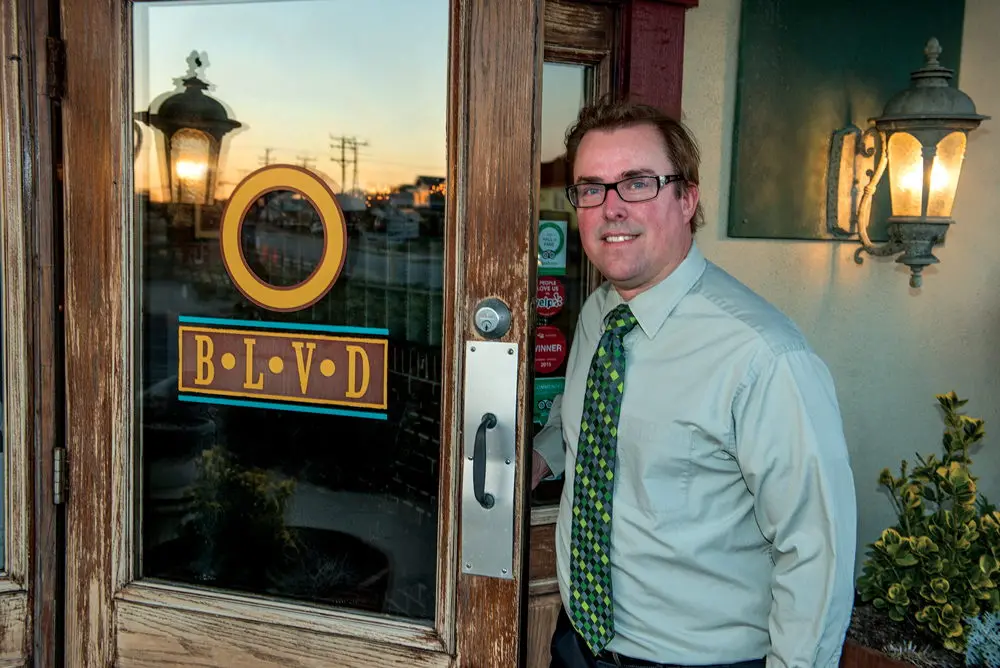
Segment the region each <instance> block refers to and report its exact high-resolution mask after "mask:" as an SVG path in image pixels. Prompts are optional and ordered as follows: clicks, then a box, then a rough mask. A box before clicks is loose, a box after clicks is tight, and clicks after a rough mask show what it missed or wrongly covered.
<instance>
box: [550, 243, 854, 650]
mask: <svg viewBox="0 0 1000 668" xmlns="http://www.w3.org/2000/svg"><path fill="white" fill-rule="evenodd" d="M621 302H622V300H621V298H620V297H619V295H618V292H617V291H615V290H614V289H613V288H611V287H609V285H608V284H605V285H604V286H602V287H601V288H599V289H598V290H597V291H595V292H594V294H592V295H591V296H590V297H589V298H588V299H587V302H586V304H585V305H584V307H583V310H582V312H581V314H580V318H579V322H578V324H577V329H576V334H575V339H574V342H573V346H572V349H571V351H570V357H569V363H568V368H567V371H566V389H565V392H564V394H563V395H561V396H560V397H558V398H557V399H556V401H555V402H554V404H553V407H552V411H551V413H550V417H549V420H548V422H547V424H546V426H545V428H544V429H543V430H542V431H541V432H540V433H539V434H538V435H537V436H536V437H535V442H534V447H535V449H536V450H537V452H538V453H539V454H541V455H542V457H543V458H544V459H545V461H546V462H547V463H548V464H549V468H550V469H551V470H552V471H553V473H554V474H559V473H562V472H564V471H565V484H564V488H563V494H562V498H561V501H560V506H559V519H558V523H557V527H556V550H557V572H558V577H559V584H560V591H561V593H562V598H563V604H564V605H567V606H568V595H569V549H570V522H571V508H572V503H573V498H572V497H573V468H574V466H573V463H574V462H575V461H576V450H577V438H578V436H579V433H580V420H581V414H582V411H583V393H584V387H585V384H586V377H587V371H588V369H589V367H590V361H591V357H592V356H593V353H594V350H595V349H596V347H597V342H598V340H599V339H600V337H601V333H602V328H603V322H604V316H606V315H607V314H608V313H609V312H610V311H611V310H612V309H613V308H614V307H615V306H617V305H618V304H620V303H621ZM630 305H631V308H632V312H633V314H634V315H635V317H636V318H637V319H638V321H639V326H638V327H636V328H635V329H633V330H632V332H631V333H630V334H629V335H628V336H627V337H626V339H625V349H626V360H627V362H626V364H627V367H626V374H625V394H624V399H623V403H622V411H621V418H620V422H619V430H618V463H617V471H616V474H615V491H614V504H613V520H612V530H611V531H612V533H611V544H612V547H611V567H612V587H613V593H614V606H615V629H616V636H615V638H614V639H613V640H612V641H611V644H610V645H609V646H608V649H610V650H613V651H617V652H619V653H621V654H624V655H626V656H631V657H635V658H641V659H647V660H651V661H659V662H664V663H677V664H682V665H699V664H706V663H727V662H733V661H738V660H748V659H754V658H761V657H765V656H766V657H767V665H768V668H779V667H780V668H816V667H819V666H822V667H824V668H826V667H834V666H836V665H837V663H838V660H839V657H840V652H841V647H842V645H843V641H844V634H845V632H846V629H847V626H848V623H849V622H850V616H851V608H852V603H853V591H854V589H853V580H854V556H855V549H856V548H855V546H856V503H855V492H854V481H853V476H852V473H851V469H850V465H849V462H848V454H847V447H846V444H845V441H844V435H843V428H842V424H841V417H840V412H839V408H838V403H837V397H836V392H835V390H834V385H833V380H832V378H831V376H830V373H829V372H828V370H827V368H826V366H825V365H824V364H823V362H822V361H821V360H820V359H819V358H818V357H817V356H816V354H815V353H814V352H813V351H812V350H811V349H810V348H809V346H808V344H807V343H806V341H805V339H804V337H803V335H802V333H801V332H800V331H799V330H798V328H796V326H795V325H794V324H793V323H792V322H791V321H790V320H789V319H788V318H786V317H785V316H784V315H782V314H781V313H780V312H779V311H778V310H777V309H775V308H774V307H773V306H771V305H770V304H768V303H767V302H766V301H765V300H763V299H762V298H760V297H759V296H757V295H756V294H754V293H753V292H752V291H751V290H750V289H749V288H747V287H745V286H744V285H743V284H741V283H740V282H739V281H737V280H736V279H735V278H733V277H732V276H730V275H729V274H727V273H726V272H724V271H723V270H722V269H720V268H719V267H717V266H716V265H714V264H712V263H710V262H707V261H706V259H705V257H704V256H703V255H702V253H701V252H700V251H699V250H698V247H697V245H693V246H692V248H691V251H690V252H689V253H688V256H687V257H686V258H685V260H684V261H683V262H682V263H681V264H680V266H678V268H677V269H676V270H674V272H673V273H672V274H671V275H670V276H669V277H667V278H666V279H665V280H664V281H662V282H661V283H659V284H658V285H656V286H654V287H653V288H651V289H649V290H647V291H645V292H643V293H641V294H639V295H638V296H636V297H635V298H634V299H633V300H632V301H631V302H630ZM564 444H565V446H564Z"/></svg>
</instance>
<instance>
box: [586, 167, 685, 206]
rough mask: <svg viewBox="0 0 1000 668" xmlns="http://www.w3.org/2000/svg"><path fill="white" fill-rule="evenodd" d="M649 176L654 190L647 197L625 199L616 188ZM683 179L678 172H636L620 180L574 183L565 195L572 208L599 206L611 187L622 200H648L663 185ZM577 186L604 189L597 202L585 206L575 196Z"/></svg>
mask: <svg viewBox="0 0 1000 668" xmlns="http://www.w3.org/2000/svg"><path fill="white" fill-rule="evenodd" d="M650 178H651V179H655V182H656V190H654V191H653V194H652V195H650V196H649V197H644V198H642V199H627V198H626V197H625V196H624V195H623V194H622V191H621V190H619V189H618V186H620V185H621V184H623V183H627V182H629V181H635V180H636V179H650ZM684 180H685V179H684V177H683V176H682V175H680V174H663V175H658V176H654V175H653V174H638V175H636V176H630V177H628V178H627V179H622V180H621V181H615V182H614V183H597V182H596V181H594V182H591V181H588V182H586V183H574V184H573V185H571V186H566V197H567V198H569V203H570V204H571V205H572V206H573V208H574V209H593V208H594V207H595V206H601V205H602V204H604V200H606V199H607V198H608V189H609V188H612V187H613V188H614V189H615V192H616V193H618V196H619V197H620V198H621V199H622V201H623V202H648V201H649V200H651V199H655V198H656V196H657V195H659V194H660V190H662V189H663V187H664V186H666V185H668V184H670V183H677V182H680V181H684ZM579 186H601V187H603V188H604V191H603V192H602V193H601V201H600V202H598V203H597V204H588V205H587V206H581V205H580V204H579V203H578V201H577V198H576V188H578V187H579Z"/></svg>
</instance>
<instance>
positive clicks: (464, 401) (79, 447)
mask: <svg viewBox="0 0 1000 668" xmlns="http://www.w3.org/2000/svg"><path fill="white" fill-rule="evenodd" d="M540 7H541V2H540V0H519V1H517V2H514V1H512V2H506V3H503V6H502V9H501V8H500V7H499V6H498V5H497V3H490V2H485V0H461V1H460V0H452V1H451V2H449V1H448V0H418V1H413V0H407V1H405V2H403V1H400V0H392V1H390V0H383V1H379V2H370V1H365V2H358V1H356V0H253V1H251V0H243V1H240V0H236V1H219V2H199V1H166V2H164V1H156V2H152V1H149V2H128V3H122V4H120V5H118V4H116V3H104V5H101V6H95V5H94V4H93V3H90V2H85V1H84V0H63V2H62V18H63V26H62V28H63V32H64V34H65V35H66V45H67V63H70V67H69V72H68V75H67V92H66V96H65V101H64V103H63V132H64V151H65V155H64V175H65V188H66V190H65V206H66V221H67V222H66V233H65V254H66V257H65V264H66V340H67V353H66V369H67V441H68V442H67V449H68V457H69V461H70V466H69V475H70V479H69V489H70V492H69V497H68V501H67V532H66V533H67V559H66V563H67V566H66V623H65V643H66V664H67V665H74V666H87V665H94V666H106V665H111V664H114V665H144V666H150V665H200V666H213V665H217V666H234V665H239V666H269V665H317V666H318V665H323V666H329V665H336V666H373V665H378V666H393V665H400V666H403V665H405V666H411V665H420V666H448V665H462V666H506V665H511V666H512V665H516V664H517V662H518V657H519V656H520V655H521V654H522V648H521V647H520V644H521V643H522V639H521V633H520V630H521V628H522V627H523V623H522V614H523V610H524V609H525V601H523V600H522V597H523V596H524V594H523V592H524V590H525V587H524V586H523V585H522V578H523V576H524V575H525V574H526V568H525V560H524V559H523V556H522V553H523V547H522V546H523V545H524V544H525V541H526V536H527V528H528V521H527V514H528V512H529V505H530V504H529V503H528V499H527V496H526V494H525V493H524V491H523V490H524V489H525V487H526V485H525V481H524V477H525V475H526V473H527V472H529V471H530V459H529V458H528V453H530V438H531V415H532V411H531V410H530V407H529V406H527V402H528V400H526V397H528V396H530V395H529V393H530V389H531V388H530V383H531V381H530V378H531V376H530V373H529V365H530V360H531V357H532V354H533V351H532V350H531V349H529V348H531V347H533V346H534V343H533V341H532V336H530V334H529V321H530V319H531V318H532V311H533V310H534V306H535V304H534V301H535V300H534V297H535V295H534V291H535V271H536V266H535V265H536V264H537V256H536V252H535V239H534V236H535V235H534V227H535V224H534V221H535V219H536V218H537V199H538V197H537V192H536V189H537V185H536V182H537V169H538V168H537V164H538V160H539V156H538V141H537V134H538V128H537V127H536V121H535V120H534V119H535V116H536V115H535V113H534V109H535V108H536V105H537V104H538V102H539V100H538V95H539V74H540V65H541V59H542V51H541V50H542V44H541V20H540Z"/></svg>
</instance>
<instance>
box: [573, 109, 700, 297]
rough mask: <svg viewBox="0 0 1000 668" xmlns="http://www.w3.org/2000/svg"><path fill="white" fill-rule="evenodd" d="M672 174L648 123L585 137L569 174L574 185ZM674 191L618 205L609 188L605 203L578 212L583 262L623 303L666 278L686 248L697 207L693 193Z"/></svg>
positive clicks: (664, 189)
mask: <svg viewBox="0 0 1000 668" xmlns="http://www.w3.org/2000/svg"><path fill="white" fill-rule="evenodd" d="M674 173H676V172H675V171H674V166H673V165H672V164H671V162H670V159H669V158H668V157H667V151H666V148H665V147H664V144H663V139H662V138H661V137H660V134H659V131H657V129H656V128H655V127H653V126H652V125H648V124H644V125H637V126H633V127H628V128H622V129H619V130H608V131H604V130H592V131H590V132H588V133H587V134H586V135H584V137H583V140H582V141H581V142H580V147H579V149H578V150H577V154H576V163H575V164H574V169H573V177H574V182H576V183H581V182H599V183H613V182H615V181H620V180H621V179H625V178H629V177H633V176H663V175H667V174H674ZM678 187H679V184H677V183H670V184H667V185H666V186H663V187H661V188H660V191H659V193H657V195H656V197H655V198H653V199H650V200H646V201H644V202H626V201H623V200H622V199H621V197H620V196H619V195H618V193H617V191H615V190H614V188H609V189H608V192H607V196H606V197H605V199H604V204H602V205H600V206H595V207H591V208H581V209H577V217H578V220H579V224H580V239H581V242H582V243H583V249H584V251H585V252H586V253H587V257H589V258H590V261H591V262H593V263H594V265H595V266H596V267H597V268H598V270H600V272H601V273H602V274H603V275H604V276H605V277H606V278H607V279H608V280H609V281H611V283H612V284H613V285H614V286H615V288H616V289H617V290H618V292H619V293H620V294H621V296H622V298H623V299H626V300H628V299H632V297H634V296H635V295H637V294H639V293H640V292H642V291H644V290H646V289H648V288H650V287H652V286H653V285H656V284H657V283H658V282H660V281H661V280H663V279H664V278H666V277H667V276H668V275H669V274H670V272H672V271H673V270H674V269H675V268H676V267H677V265H679V264H680V263H681V261H683V259H684V258H685V256H686V255H687V252H688V250H689V249H690V247H691V241H692V234H691V227H690V224H689V221H690V220H691V217H692V216H693V215H694V211H695V207H696V206H697V204H698V190H697V188H696V187H695V186H693V185H689V186H688V188H687V192H686V193H685V194H684V195H682V196H681V197H680V198H678V197H677V188H678Z"/></svg>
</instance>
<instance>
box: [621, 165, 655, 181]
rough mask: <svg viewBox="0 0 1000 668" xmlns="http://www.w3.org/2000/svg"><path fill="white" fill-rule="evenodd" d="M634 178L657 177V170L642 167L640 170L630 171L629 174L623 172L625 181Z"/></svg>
mask: <svg viewBox="0 0 1000 668" xmlns="http://www.w3.org/2000/svg"><path fill="white" fill-rule="evenodd" d="M633 176H656V170H653V169H650V168H649V167H641V168H639V169H630V170H628V171H627V172H622V178H623V179H630V178H632V177H633Z"/></svg>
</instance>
